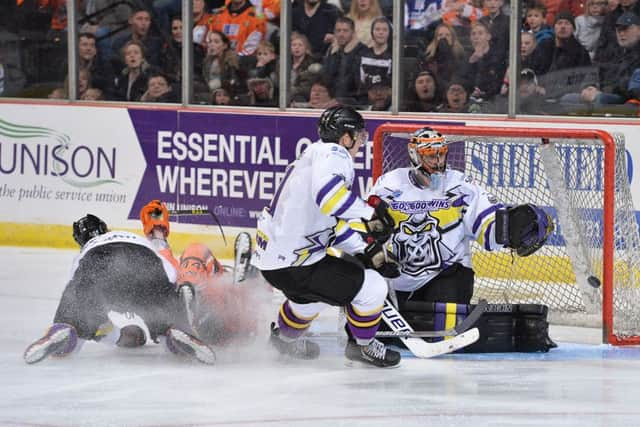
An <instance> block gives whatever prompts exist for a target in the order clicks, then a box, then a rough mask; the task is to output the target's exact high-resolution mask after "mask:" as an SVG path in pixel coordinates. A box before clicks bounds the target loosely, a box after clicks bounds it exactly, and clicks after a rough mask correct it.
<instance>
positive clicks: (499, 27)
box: [471, 0, 509, 76]
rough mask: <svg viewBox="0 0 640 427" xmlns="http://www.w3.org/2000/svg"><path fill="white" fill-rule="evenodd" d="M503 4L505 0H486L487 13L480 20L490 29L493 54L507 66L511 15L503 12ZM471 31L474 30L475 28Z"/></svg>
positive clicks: (484, 3)
mask: <svg viewBox="0 0 640 427" xmlns="http://www.w3.org/2000/svg"><path fill="white" fill-rule="evenodd" d="M503 5H504V0H484V2H483V6H484V8H485V9H486V11H487V15H485V16H483V17H482V18H480V19H479V20H478V22H482V23H483V24H485V25H486V26H487V28H488V29H489V32H490V33H491V44H492V45H493V47H494V50H493V54H494V55H495V56H496V57H497V58H498V59H499V60H500V61H502V62H503V63H504V64H503V65H504V66H505V67H506V62H507V53H508V51H509V17H508V16H507V15H505V14H504V13H502V6H503ZM471 31H473V28H472V29H471ZM501 76H502V75H501Z"/></svg>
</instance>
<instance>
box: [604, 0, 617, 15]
mask: <svg viewBox="0 0 640 427" xmlns="http://www.w3.org/2000/svg"><path fill="white" fill-rule="evenodd" d="M619 4H620V0H609V1H607V12H606V13H609V12H613V11H614V10H616V8H617V7H618V5H619Z"/></svg>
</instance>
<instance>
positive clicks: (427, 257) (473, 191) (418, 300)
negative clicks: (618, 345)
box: [370, 127, 553, 351]
mask: <svg viewBox="0 0 640 427" xmlns="http://www.w3.org/2000/svg"><path fill="white" fill-rule="evenodd" d="M448 150H449V146H448V144H447V141H446V140H445V137H444V136H443V135H441V134H440V133H438V132H436V131H434V130H433V129H431V128H428V127H425V128H422V129H419V130H417V131H416V132H414V133H413V135H412V136H411V137H410V140H409V143H408V155H409V160H410V163H411V167H406V168H398V169H395V170H392V171H389V172H387V173H385V174H384V175H382V176H381V177H380V178H379V179H378V180H377V181H376V183H375V185H374V186H373V187H372V189H371V192H370V194H373V195H377V196H379V197H380V198H382V199H383V200H385V201H387V203H388V204H389V205H390V206H391V208H392V209H394V210H395V211H400V212H401V214H402V215H401V220H400V221H399V224H397V228H396V231H395V232H394V233H393V235H392V236H391V239H390V242H391V246H392V252H393V255H394V256H395V258H396V259H397V260H398V262H399V263H400V275H399V276H398V277H397V278H393V279H391V284H392V287H393V289H395V290H396V295H397V299H398V304H399V307H398V308H399V311H400V313H401V314H403V316H404V317H405V319H406V320H407V321H409V323H411V324H412V326H413V327H414V329H416V330H428V329H432V328H433V327H434V326H439V327H440V328H441V327H442V326H443V322H442V321H441V320H442V318H444V316H446V314H447V311H446V310H447V309H448V310H449V311H450V310H451V308H450V307H449V308H447V307H446V305H445V304H440V303H456V304H458V305H460V307H458V308H457V309H455V310H453V313H452V314H453V316H454V317H455V315H456V314H464V313H466V312H467V309H468V308H467V306H466V304H469V302H470V300H471V297H472V295H473V288H474V271H473V269H472V263H471V261H472V260H471V249H470V244H471V242H472V241H473V240H475V241H477V242H478V243H479V244H480V246H481V247H482V248H484V249H486V250H488V251H492V250H497V249H502V248H505V247H507V248H512V249H514V250H515V251H516V253H517V254H518V255H519V256H528V255H531V254H532V253H534V252H535V251H536V250H538V249H539V248H540V247H541V246H542V245H543V244H544V242H545V241H546V239H547V237H548V236H549V234H550V233H551V232H552V231H553V220H552V219H551V217H550V216H549V215H548V214H547V213H545V211H544V210H542V209H541V208H539V207H537V206H535V205H532V204H525V205H519V206H513V207H505V206H504V205H503V204H502V203H500V202H499V201H498V200H497V199H496V198H495V197H494V196H493V195H491V194H490V193H488V192H487V191H486V190H485V189H483V188H482V187H480V186H479V185H477V184H476V183H475V182H473V179H472V178H470V177H468V176H465V175H464V174H463V173H462V172H459V171H456V170H453V169H450V168H447V165H446V161H447V154H448ZM436 303H438V304H436ZM507 306H509V307H507ZM493 309H497V308H496V307H492V306H491V305H490V306H489V308H488V309H487V310H486V311H485V315H483V317H482V318H481V320H482V322H480V325H479V326H480V328H479V329H480V335H481V340H480V341H479V342H478V343H476V344H475V345H473V346H471V349H473V348H475V349H476V350H480V351H482V350H487V349H488V350H491V345H488V346H486V345H484V344H483V343H485V344H486V343H487V342H489V343H492V342H493V343H495V339H496V336H498V337H499V338H498V340H499V341H500V342H502V344H500V345H499V346H495V347H494V350H495V351H513V350H523V349H524V348H525V347H527V346H528V347H527V348H529V349H530V350H531V351H538V350H542V351H546V350H548V348H550V347H552V346H553V345H552V344H553V343H552V342H551V340H550V339H549V338H548V335H547V330H548V324H547V322H546V307H544V306H537V305H527V306H524V305H523V306H522V307H520V306H518V305H515V304H514V305H510V304H505V305H503V306H502V307H500V310H502V311H501V313H507V312H508V313H507V314H509V315H510V317H509V318H505V317H504V316H503V317H501V318H500V319H498V320H497V321H496V323H500V324H502V325H504V328H505V329H507V330H498V331H496V330H491V326H487V324H490V323H491V322H490V321H489V322H488V319H490V318H491V314H490V312H491V310H493ZM449 314H451V313H449ZM520 318H522V319H526V322H523V326H522V327H520V325H519V324H517V325H516V323H517V322H518V321H519V319H520ZM514 319H515V321H513V320H514ZM494 320H495V319H494ZM525 323H526V324H525ZM512 325H516V328H517V329H518V331H517V334H516V332H515V331H514V330H512ZM436 329H439V328H438V327H436ZM514 334H516V335H518V336H519V338H521V339H522V343H521V344H519V343H518V342H517V340H515V341H514V340H512V336H513V335H514ZM503 341H504V342H503ZM513 342H515V345H513V346H512V343H513ZM503 344H504V345H503ZM483 346H484V347H483ZM466 351H468V350H466Z"/></svg>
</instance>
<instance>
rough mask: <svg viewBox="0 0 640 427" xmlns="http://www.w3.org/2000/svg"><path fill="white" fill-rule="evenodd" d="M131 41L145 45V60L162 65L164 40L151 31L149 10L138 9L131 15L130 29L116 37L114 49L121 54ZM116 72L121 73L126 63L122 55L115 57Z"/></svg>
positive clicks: (151, 63)
mask: <svg viewBox="0 0 640 427" xmlns="http://www.w3.org/2000/svg"><path fill="white" fill-rule="evenodd" d="M129 41H135V42H138V43H139V44H141V45H142V46H144V51H145V61H146V62H147V63H148V64H150V65H153V66H154V67H160V52H161V51H162V40H161V39H160V37H158V36H155V35H153V34H152V33H151V14H150V13H149V11H148V10H145V9H137V10H135V11H134V12H133V13H132V14H131V16H130V17H129V30H128V31H127V32H126V34H123V35H122V36H119V37H116V38H115V39H114V41H113V51H114V53H116V54H117V55H120V52H121V51H122V48H123V46H125V45H127V43H128V42H129ZM114 59H115V61H114V63H115V64H114V66H113V69H114V72H115V73H116V74H117V73H119V72H120V71H121V70H122V69H123V67H125V66H126V64H123V63H122V61H121V60H120V59H121V58H120V57H115V58H114ZM145 85H146V82H145Z"/></svg>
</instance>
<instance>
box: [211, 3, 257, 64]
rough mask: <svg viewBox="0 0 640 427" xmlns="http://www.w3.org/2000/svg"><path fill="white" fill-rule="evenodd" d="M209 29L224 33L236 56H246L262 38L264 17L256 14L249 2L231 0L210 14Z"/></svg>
mask: <svg viewBox="0 0 640 427" xmlns="http://www.w3.org/2000/svg"><path fill="white" fill-rule="evenodd" d="M209 30H210V31H219V32H221V33H224V34H225V35H226V36H227V37H228V39H229V42H230V43H231V48H232V49H233V50H235V52H236V53H237V54H238V56H248V55H253V53H254V52H255V51H256V49H257V48H258V44H259V43H260V42H261V41H262V40H263V39H264V37H265V32H266V24H265V20H264V17H262V16H257V15H256V10H255V8H254V7H253V5H252V4H251V2H249V1H248V0H231V1H230V2H229V4H228V5H226V6H225V7H223V8H220V9H218V10H217V11H216V13H214V14H213V15H212V18H211V21H210V24H209Z"/></svg>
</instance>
